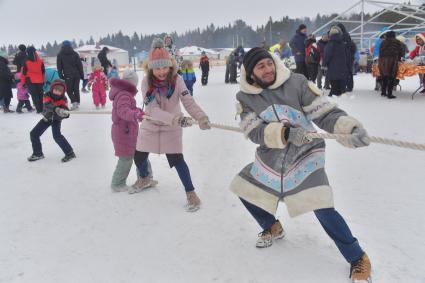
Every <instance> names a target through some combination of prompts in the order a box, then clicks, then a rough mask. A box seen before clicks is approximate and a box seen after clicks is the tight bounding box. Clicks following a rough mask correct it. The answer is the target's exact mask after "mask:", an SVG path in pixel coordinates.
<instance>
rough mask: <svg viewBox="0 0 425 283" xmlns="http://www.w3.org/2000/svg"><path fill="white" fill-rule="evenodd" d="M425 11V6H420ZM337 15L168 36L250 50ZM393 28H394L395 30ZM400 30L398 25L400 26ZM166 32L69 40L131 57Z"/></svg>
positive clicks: (388, 18)
mask: <svg viewBox="0 0 425 283" xmlns="http://www.w3.org/2000/svg"><path fill="white" fill-rule="evenodd" d="M422 6H423V7H424V8H425V4H423V5H422ZM380 12H381V11H377V12H375V13H372V14H369V13H368V14H365V15H364V20H365V21H367V20H368V19H370V18H371V17H373V16H375V15H377V14H378V13H380ZM337 16H338V15H337V14H331V15H320V14H317V15H316V17H314V18H295V19H294V18H289V17H288V16H285V17H282V18H281V19H275V20H273V19H272V18H270V19H269V21H268V22H267V23H265V24H264V25H261V26H257V27H256V28H253V27H252V26H250V25H248V24H247V23H246V22H244V21H243V20H240V19H239V20H236V21H235V22H234V23H231V24H230V23H229V24H228V25H226V26H220V27H216V26H215V25H214V24H213V23H211V24H210V25H208V26H206V27H205V28H203V29H201V28H196V29H194V30H189V31H186V32H184V33H181V34H179V33H177V32H172V33H169V35H171V37H172V38H173V40H174V43H175V44H176V45H177V46H178V47H183V46H189V45H196V46H201V47H205V48H222V47H236V46H238V45H243V46H244V47H253V46H260V45H261V44H262V42H264V41H265V42H266V44H267V45H270V44H273V43H276V42H278V41H279V39H281V38H283V39H285V40H286V41H289V40H290V38H291V37H292V36H293V35H294V33H295V30H296V29H297V28H298V26H299V25H300V24H305V25H306V26H307V28H308V31H309V32H312V31H314V30H316V29H317V28H319V27H321V26H322V25H324V24H326V23H328V22H329V21H330V20H332V19H334V18H335V17H337ZM402 18H403V16H402V15H400V14H397V13H394V12H391V11H388V12H386V13H384V14H383V15H381V16H379V17H378V18H376V19H375V21H379V22H392V23H395V22H397V21H399V20H401V19H402ZM360 19H361V14H360V13H357V14H351V15H350V16H348V17H345V18H344V19H343V20H349V21H350V20H351V21H353V20H360ZM416 21H417V20H414V19H410V20H407V21H404V22H403V23H415V22H416ZM344 25H346V27H347V30H350V29H351V28H354V27H355V26H356V24H354V23H344ZM384 26H385V25H381V26H379V25H374V27H371V26H366V28H365V31H368V30H371V29H373V30H376V28H382V27H384ZM396 27H397V26H395V27H394V28H396ZM400 27H401V26H400ZM165 35H166V33H162V34H149V35H144V34H139V33H137V32H134V33H133V35H131V36H130V35H126V34H124V33H123V32H122V31H118V32H116V33H113V34H108V35H106V36H104V37H101V38H99V39H98V40H95V39H94V38H93V37H92V36H91V37H90V39H88V40H86V41H83V40H79V41H78V42H77V41H76V40H75V39H74V40H72V41H71V42H72V45H73V47H74V48H76V47H79V46H82V45H85V44H92V45H93V44H95V43H99V44H105V45H111V46H115V47H118V48H122V49H124V50H127V51H128V52H129V53H130V55H132V54H134V53H135V52H140V51H142V50H149V49H150V45H151V43H152V40H153V38H155V37H160V38H163V37H164V36H165ZM60 48H61V41H60V42H58V41H54V42H53V43H50V42H48V43H47V44H46V45H42V46H40V47H39V48H38V49H39V50H40V51H42V52H44V53H45V54H46V55H47V56H56V54H57V53H58V52H59V50H60ZM0 49H3V50H5V51H7V52H8V54H14V53H16V52H17V46H16V45H11V44H10V45H8V46H2V47H1V48H0Z"/></svg>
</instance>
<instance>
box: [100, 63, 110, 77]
mask: <svg viewBox="0 0 425 283" xmlns="http://www.w3.org/2000/svg"><path fill="white" fill-rule="evenodd" d="M102 68H103V72H104V73H105V75H106V76H108V70H109V65H104V66H102Z"/></svg>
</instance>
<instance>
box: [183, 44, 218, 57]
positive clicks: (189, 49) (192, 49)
mask: <svg viewBox="0 0 425 283" xmlns="http://www.w3.org/2000/svg"><path fill="white" fill-rule="evenodd" d="M202 51H205V54H206V55H207V56H208V57H209V58H210V59H217V60H218V59H220V53H219V52H217V51H214V50H212V49H207V48H203V47H198V46H186V47H183V48H180V56H182V57H183V59H185V60H198V59H199V58H201V56H202Z"/></svg>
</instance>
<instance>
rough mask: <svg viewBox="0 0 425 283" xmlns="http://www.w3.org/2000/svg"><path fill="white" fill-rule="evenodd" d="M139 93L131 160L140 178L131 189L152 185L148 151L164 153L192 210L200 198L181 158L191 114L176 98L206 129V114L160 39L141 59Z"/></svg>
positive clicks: (188, 207)
mask: <svg viewBox="0 0 425 283" xmlns="http://www.w3.org/2000/svg"><path fill="white" fill-rule="evenodd" d="M142 94H143V98H144V102H145V106H146V108H145V109H146V110H145V111H146V115H147V116H149V117H150V118H149V120H148V119H144V120H143V121H142V123H141V125H140V131H139V135H138V138H137V146H136V153H135V156H134V161H135V163H136V165H137V168H139V171H140V175H141V178H140V179H138V180H137V182H136V183H135V184H134V186H133V188H134V191H133V192H140V191H142V190H144V189H145V188H147V187H150V186H152V177H150V176H149V174H148V171H147V163H146V160H147V158H148V156H149V154H150V153H157V154H166V156H167V159H168V163H169V165H170V167H175V168H176V170H177V173H178V175H179V177H180V180H181V181H182V183H183V186H184V188H185V191H186V197H187V205H186V209H187V211H196V210H198V209H199V208H200V204H201V201H200V200H199V198H198V196H197V195H196V193H195V187H194V186H193V184H192V179H191V176H190V172H189V167H188V166H187V164H186V161H185V160H184V158H183V130H182V127H188V126H190V125H192V124H193V120H192V118H189V117H184V116H183V113H182V112H181V108H180V102H181V103H182V104H183V106H184V107H185V109H186V110H187V112H188V113H189V114H190V115H191V116H192V117H193V118H194V119H196V120H197V121H198V123H199V127H200V128H201V129H203V130H206V129H210V128H211V126H210V123H209V119H208V116H207V115H206V114H205V113H204V111H202V109H201V108H200V107H199V106H198V105H197V104H196V102H195V101H194V99H193V97H192V96H191V95H190V93H189V91H188V89H187V88H186V85H185V83H184V81H183V79H182V77H180V76H179V75H178V74H177V63H176V61H175V60H174V59H173V58H172V57H171V56H170V54H169V53H168V52H167V50H166V49H165V48H164V44H163V42H162V40H160V39H155V40H154V41H153V44H152V49H151V51H150V52H149V57H148V60H146V62H145V77H144V78H143V82H142Z"/></svg>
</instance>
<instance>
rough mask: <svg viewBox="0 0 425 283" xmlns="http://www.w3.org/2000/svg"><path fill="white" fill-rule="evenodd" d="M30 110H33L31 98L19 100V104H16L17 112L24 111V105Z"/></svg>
mask: <svg viewBox="0 0 425 283" xmlns="http://www.w3.org/2000/svg"><path fill="white" fill-rule="evenodd" d="M24 105H25V108H26V109H27V110H28V111H31V110H32V106H31V102H30V101H29V100H19V101H18V106H16V111H17V112H21V111H22V107H24Z"/></svg>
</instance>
